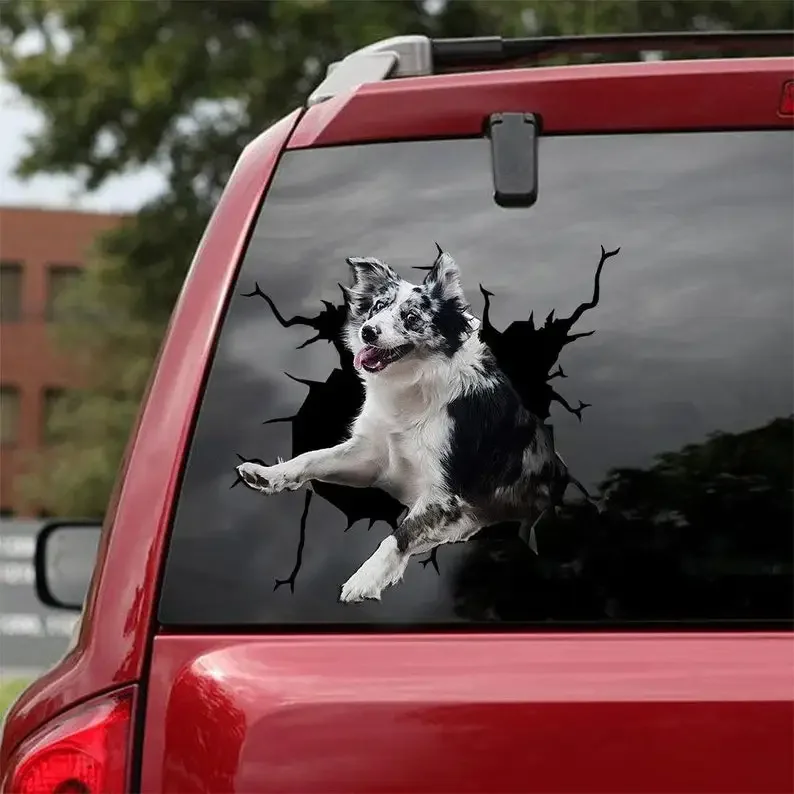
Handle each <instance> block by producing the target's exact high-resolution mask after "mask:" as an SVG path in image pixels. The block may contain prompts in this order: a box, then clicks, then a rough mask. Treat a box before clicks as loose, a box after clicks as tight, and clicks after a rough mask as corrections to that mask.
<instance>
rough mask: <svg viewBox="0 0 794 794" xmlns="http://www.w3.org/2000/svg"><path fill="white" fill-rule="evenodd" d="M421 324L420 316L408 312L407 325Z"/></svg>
mask: <svg viewBox="0 0 794 794" xmlns="http://www.w3.org/2000/svg"><path fill="white" fill-rule="evenodd" d="M418 323H419V315H418V314H417V313H416V312H408V314H406V315H405V324H406V325H418Z"/></svg>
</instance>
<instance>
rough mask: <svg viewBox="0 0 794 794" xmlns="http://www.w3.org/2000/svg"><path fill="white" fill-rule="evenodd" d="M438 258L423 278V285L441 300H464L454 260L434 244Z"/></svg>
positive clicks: (458, 272) (458, 271)
mask: <svg viewBox="0 0 794 794" xmlns="http://www.w3.org/2000/svg"><path fill="white" fill-rule="evenodd" d="M436 248H437V249H438V256H437V257H436V261H435V262H433V266H432V267H431V268H430V270H429V272H428V274H427V275H426V276H425V281H424V284H425V286H426V287H427V289H428V290H429V291H430V293H431V294H433V295H436V296H438V297H439V298H441V299H442V300H451V299H454V298H459V299H460V300H464V296H463V286H462V284H461V283H460V270H458V265H457V263H456V262H455V260H454V259H453V258H452V257H451V256H450V255H449V254H448V253H447V252H446V251H443V250H442V249H441V246H440V245H439V244H438V243H436Z"/></svg>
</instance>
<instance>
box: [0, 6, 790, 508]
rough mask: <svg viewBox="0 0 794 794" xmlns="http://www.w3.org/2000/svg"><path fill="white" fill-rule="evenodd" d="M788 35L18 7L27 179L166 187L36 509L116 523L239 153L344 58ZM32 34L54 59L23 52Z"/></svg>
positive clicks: (304, 11)
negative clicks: (124, 457) (673, 36)
mask: <svg viewBox="0 0 794 794" xmlns="http://www.w3.org/2000/svg"><path fill="white" fill-rule="evenodd" d="M791 24H792V5H791V3H790V2H789V1H788V0H712V1H711V2H707V1H706V0H676V1H675V2H673V1H672V0H671V1H670V2H657V1H656V0H542V1H537V0H536V1H535V2H531V1H529V0H527V1H525V2H524V1H522V0H451V1H450V2H443V0H441V1H438V0H437V1H436V2H416V1H415V0H381V2H365V0H347V1H345V0H223V1H222V2H217V0H213V1H212V2H209V1H205V0H180V1H179V2H176V0H146V2H141V0H112V2H111V1H107V2H101V1H100V0H5V2H4V3H3V10H2V15H0V62H2V65H3V68H4V71H5V76H6V78H7V79H9V80H10V81H11V82H12V83H14V84H15V85H16V86H17V88H19V90H20V91H21V92H22V93H23V94H24V95H25V96H26V97H27V98H28V99H29V100H30V101H31V102H32V103H33V105H34V106H35V107H36V108H37V109H38V110H39V111H40V112H41V113H42V115H43V118H44V121H45V123H44V126H43V129H42V130H41V132H40V134H38V135H37V136H36V137H35V138H34V139H33V140H32V141H31V145H30V150H29V152H28V153H27V155H26V156H25V157H24V158H23V159H22V161H21V162H20V163H19V169H18V170H19V173H20V174H21V175H32V174H40V173H50V174H69V175H74V176H77V177H79V178H80V179H81V180H82V184H83V185H84V187H85V189H86V190H88V191H90V190H94V189H96V188H97V187H99V186H100V185H102V184H103V183H104V182H105V181H106V180H107V179H108V178H110V177H112V176H115V175H118V174H121V173H123V172H125V171H126V170H128V169H130V168H133V169H134V168H136V167H141V166H144V165H156V166H159V167H161V168H162V169H163V171H164V172H165V173H166V174H167V180H168V183H167V189H166V190H165V191H164V192H163V194H162V195H161V196H159V197H158V198H156V199H155V200H153V201H151V202H150V203H149V204H147V205H146V206H145V207H143V208H142V209H141V211H140V212H139V213H137V214H136V215H135V216H134V217H132V218H130V219H129V220H128V221H127V222H126V223H124V224H123V225H122V226H121V227H120V228H119V229H118V230H116V231H114V232H112V233H109V234H107V235H106V236H105V237H104V238H103V239H102V241H101V243H100V245H99V247H98V250H97V251H96V257H95V262H93V263H92V266H91V267H90V269H89V272H88V275H87V278H85V279H84V280H83V282H82V284H81V285H80V287H79V288H78V289H79V294H76V295H74V296H72V298H73V300H74V302H75V305H76V306H82V307H86V306H92V307H103V311H102V312H97V311H93V312H92V316H90V317H86V316H85V312H79V313H77V314H76V317H75V320H74V321H73V322H72V323H71V324H70V328H68V329H66V330H65V331H59V334H61V335H63V336H64V337H65V338H66V339H67V340H69V342H70V344H71V346H72V347H73V348H75V349H79V350H80V351H81V353H82V355H83V358H84V360H85V361H86V364H87V367H88V374H89V376H90V378H89V384H90V388H88V389H85V390H83V391H80V392H78V393H74V394H72V395H71V396H70V397H69V398H68V399H67V400H66V401H65V402H64V405H63V406H62V408H61V410H60V411H58V412H57V415H56V419H55V421H56V424H57V425H58V426H59V430H60V432H61V435H62V437H63V438H64V441H63V442H62V443H61V445H60V446H61V450H60V453H58V454H56V453H57V451H55V452H52V451H51V452H50V453H48V455H47V460H46V465H37V466H36V469H37V470H38V476H37V477H36V478H35V479H34V481H32V483H31V484H30V485H31V491H30V493H31V497H32V498H34V500H35V501H36V502H37V503H38V504H39V505H40V506H41V507H44V508H46V509H48V510H49V511H51V512H58V513H59V514H62V515H67V514H75V513H82V514H87V513H93V514H97V513H101V512H102V511H103V509H104V504H105V501H106V498H107V494H108V491H109V488H110V486H111V484H112V481H113V478H114V476H115V469H116V465H115V464H116V463H117V462H118V460H119V459H120V456H121V454H122V450H123V447H124V443H125V441H126V436H127V432H128V429H129V424H130V421H131V418H132V417H133V416H134V413H135V410H136V406H137V402H138V400H139V398H140V395H141V392H142V390H143V388H144V385H145V382H146V378H147V375H148V371H149V368H150V363H151V360H152V357H153V355H154V352H155V350H156V348H157V344H158V341H159V338H160V336H161V333H162V329H163V328H164V326H165V323H166V321H167V318H168V315H169V313H170V311H171V307H172V306H173V303H174V300H175V298H176V295H177V293H178V291H179V288H180V285H181V283H182V280H183V278H184V275H185V272H186V269H187V266H188V263H189V261H190V259H191V256H192V253H193V251H194V249H195V246H196V243H197V242H198V240H199V238H200V236H201V233H202V231H203V229H204V227H205V225H206V223H207V220H208V218H209V215H210V213H211V211H212V208H213V206H214V205H215V203H216V201H217V199H218V196H219V194H220V191H221V190H222V188H223V185H224V184H225V182H226V180H227V179H228V176H229V174H230V173H231V170H232V167H233V166H234V163H235V160H236V158H237V156H238V154H239V152H240V150H241V149H242V147H243V146H244V145H245V144H246V143H247V142H248V141H250V140H251V139H252V138H254V137H255V136H256V135H257V134H258V133H259V132H260V131H261V130H263V129H265V128H266V127H267V126H268V125H269V124H270V123H272V122H273V121H274V120H276V119H277V118H279V117H280V116H282V115H283V114H284V113H286V112H288V111H289V110H290V109H292V108H294V107H296V106H298V105H300V104H301V103H302V101H303V99H304V98H305V96H306V94H307V93H308V92H309V91H310V90H311V88H312V87H313V86H314V85H315V84H316V83H317V82H318V81H319V79H320V77H321V75H322V74H324V72H325V68H326V66H327V65H328V63H330V62H331V61H333V60H336V59H338V58H340V57H342V56H344V55H345V54H347V53H349V52H351V51H352V50H354V49H356V48H357V47H360V46H363V45H365V44H367V43H370V42H372V41H375V40H377V39H380V38H384V37H386V36H390V35H396V34H400V33H408V32H414V33H427V34H429V35H433V36H469V35H488V34H496V33H501V34H503V35H527V34H529V33H531V34H539V35H548V34H554V33H581V32H598V31H625V30H641V29H648V30H665V29H673V28H690V27H698V26H700V27H703V26H711V27H738V28H741V27H750V28H752V27H756V28H759V27H775V26H777V27H779V26H790V25H791ZM23 34H27V36H28V37H30V36H34V37H36V38H38V40H39V41H40V43H41V47H40V48H39V49H38V50H36V51H31V48H29V47H26V48H24V50H23V49H22V48H20V47H19V46H17V44H18V42H19V40H20V37H21V36H22V35H23ZM57 460H62V461H65V462H64V463H63V464H61V465H58V464H57V463H56V464H53V461H57ZM66 461H68V462H66Z"/></svg>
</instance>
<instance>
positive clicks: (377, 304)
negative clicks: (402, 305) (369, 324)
mask: <svg viewBox="0 0 794 794" xmlns="http://www.w3.org/2000/svg"><path fill="white" fill-rule="evenodd" d="M385 305H386V301H385V300H383V298H381V299H380V300H377V301H375V303H374V304H373V305H372V311H373V312H379V311H380V310H381V309H382V308H383V307H384V306H385Z"/></svg>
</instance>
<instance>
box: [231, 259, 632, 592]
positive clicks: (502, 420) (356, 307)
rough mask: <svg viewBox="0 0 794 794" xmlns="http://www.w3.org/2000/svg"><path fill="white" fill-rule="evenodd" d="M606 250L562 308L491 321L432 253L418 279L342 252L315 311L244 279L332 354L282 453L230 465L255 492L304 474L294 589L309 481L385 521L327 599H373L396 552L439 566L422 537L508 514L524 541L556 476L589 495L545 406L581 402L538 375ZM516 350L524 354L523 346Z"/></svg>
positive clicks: (449, 534) (561, 489)
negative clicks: (332, 288)
mask: <svg viewBox="0 0 794 794" xmlns="http://www.w3.org/2000/svg"><path fill="white" fill-rule="evenodd" d="M619 251H620V249H619V248H618V249H615V250H614V251H606V250H605V249H604V248H603V246H602V248H601V258H600V260H599V263H598V266H597V268H596V273H595V279H594V289H593V295H592V298H591V299H590V300H589V301H586V302H584V303H581V304H580V305H579V306H578V307H577V308H576V309H575V310H574V312H573V313H572V314H571V315H570V316H569V317H567V318H555V317H554V312H553V311H552V312H551V313H550V314H549V316H548V317H547V318H546V320H545V322H544V323H543V324H542V325H540V326H536V325H535V322H534V317H533V315H532V314H530V315H529V319H528V320H525V321H517V322H513V323H512V324H510V325H509V326H508V327H507V328H506V329H505V330H504V331H501V332H500V331H497V330H496V329H495V328H494V326H493V325H492V323H491V321H490V308H491V300H492V299H496V296H495V295H494V294H493V293H491V292H489V291H488V290H487V289H486V288H485V287H484V286H483V285H480V294H481V296H482V298H483V301H484V304H483V311H482V319H481V320H480V319H479V318H478V317H477V316H476V315H475V314H474V313H473V312H472V309H471V307H470V304H469V302H468V300H467V298H466V296H465V294H464V290H463V286H462V283H461V274H460V271H459V269H458V266H457V264H456V262H455V260H454V259H453V257H452V256H451V255H450V254H449V253H448V252H446V251H444V250H442V248H441V247H440V246H438V245H437V255H436V257H435V260H434V262H433V263H432V264H431V265H429V266H423V267H420V268H417V269H420V270H424V271H426V275H425V277H424V279H423V280H422V281H421V282H420V283H413V282H411V281H408V280H407V279H404V278H403V277H401V276H400V275H399V274H398V273H397V272H396V271H395V270H394V269H393V268H392V267H391V266H390V265H388V264H387V263H385V262H383V261H381V260H379V259H377V258H375V257H351V258H349V259H348V260H347V262H348V265H349V268H350V272H351V276H352V280H351V284H350V285H349V286H348V287H344V286H342V285H340V289H341V292H342V303H341V304H338V305H336V304H333V303H331V302H329V301H323V304H324V308H323V310H322V311H321V312H320V313H319V314H318V315H317V316H315V317H304V316H295V317H292V318H290V319H285V318H284V317H283V316H282V315H281V314H280V312H279V310H278V308H277V307H276V305H275V303H274V302H273V300H272V299H271V298H270V297H269V296H268V295H267V294H266V293H264V292H263V291H262V290H261V289H260V287H259V285H258V284H254V288H253V290H251V291H250V292H247V293H244V294H245V295H246V297H251V298H254V297H257V298H260V299H262V300H263V301H264V302H265V303H266V304H267V305H268V306H269V308H270V310H271V311H272V312H273V315H274V317H275V318H276V320H277V321H278V322H279V324H280V325H281V326H282V327H284V328H292V327H296V326H297V327H304V328H309V329H312V330H313V331H314V332H315V333H314V336H312V337H310V338H309V339H306V340H305V341H304V342H302V343H301V344H300V345H299V346H298V349H302V348H304V347H306V346H307V345H310V344H314V343H316V342H318V341H326V342H327V343H331V344H332V345H333V346H334V348H335V350H336V353H337V354H338V356H339V367H338V368H335V369H334V370H333V371H332V372H331V373H330V375H329V376H328V378H327V380H326V381H324V382H317V381H307V380H302V379H300V378H297V377H295V376H294V375H291V374H287V377H290V378H292V379H293V380H296V381H298V382H299V383H302V384H304V385H305V386H306V387H307V389H308V394H307V396H306V399H305V400H304V402H303V404H302V405H301V406H300V408H299V409H298V411H297V412H296V413H295V414H294V415H293V416H290V417H278V418H274V419H269V420H266V423H272V422H290V423H291V429H292V457H291V458H290V459H289V460H286V461H285V460H282V459H278V460H277V461H275V462H272V463H270V464H267V463H265V461H264V460H262V459H259V458H245V457H244V456H242V455H240V454H239V453H238V458H239V459H240V461H241V462H240V463H239V464H238V465H237V467H236V472H237V478H236V480H235V481H234V483H233V484H232V487H235V486H236V485H238V484H240V483H243V484H244V485H246V486H247V487H248V488H251V489H254V490H258V491H260V492H262V493H265V494H273V493H278V492H280V491H284V490H297V489H299V488H302V487H304V486H308V487H307V491H306V495H305V502H304V510H303V515H302V519H301V523H300V538H299V543H298V549H297V555H296V562H295V566H294V568H293V571H292V572H291V574H290V576H289V577H287V578H286V579H278V580H276V583H275V589H277V588H279V587H280V586H282V585H285V584H288V585H289V586H290V589H291V590H293V591H294V587H295V581H296V578H297V575H298V573H299V571H300V567H301V560H302V552H303V548H304V545H305V542H306V522H307V518H308V514H309V510H310V506H311V500H312V494H313V492H316V493H317V495H318V496H319V497H321V498H323V499H326V500H327V501H328V502H330V503H331V504H333V505H334V506H335V507H337V509H339V510H340V511H341V512H342V513H344V515H345V516H346V518H347V527H346V530H345V531H347V529H349V528H350V527H351V526H352V525H353V524H354V523H355V522H356V521H359V520H361V519H366V520H368V521H369V527H370V528H371V527H372V526H373V524H374V523H375V522H376V521H384V522H386V523H387V524H388V525H389V526H390V527H391V529H392V532H391V534H389V535H388V536H387V537H386V538H385V539H384V540H383V541H382V542H381V543H380V545H379V546H378V547H377V549H376V550H375V552H374V553H373V554H372V555H371V556H370V557H369V559H367V560H366V561H364V562H363V564H362V565H361V566H360V568H359V569H358V570H357V571H355V572H354V573H353V575H352V576H351V577H350V578H349V579H348V581H347V582H345V583H344V584H343V585H342V587H341V592H340V600H341V601H342V602H355V601H360V600H363V599H380V597H381V593H382V591H383V590H384V589H385V588H387V587H389V586H391V585H394V584H396V583H398V582H399V581H400V579H401V578H402V576H403V573H404V571H405V568H406V566H407V565H408V562H409V560H410V558H411V557H412V556H416V555H429V556H427V557H425V558H424V559H422V560H420V562H421V563H422V564H423V565H424V566H425V567H426V566H427V565H428V564H432V565H433V567H434V568H435V570H436V572H438V571H439V568H438V561H437V554H438V548H439V547H440V546H442V545H443V544H445V543H456V542H462V541H466V540H468V539H469V538H471V537H473V536H474V535H476V534H477V533H478V532H479V531H480V530H481V529H483V528H484V527H489V526H492V525H495V524H499V525H501V524H504V523H505V522H509V523H510V524H513V525H515V526H516V527H518V531H519V534H520V536H521V537H522V538H523V539H524V540H525V541H526V542H527V543H528V545H529V546H530V547H531V548H532V549H533V550H534V551H537V547H536V537H535V528H536V526H537V525H538V523H539V522H540V521H541V520H542V519H543V518H544V517H545V516H547V515H549V514H551V515H555V514H556V511H557V508H558V506H560V505H561V504H562V499H563V496H564V494H565V492H566V490H567V488H568V486H573V487H574V488H576V489H577V490H578V491H579V492H580V493H581V494H582V495H583V496H584V498H585V500H586V501H587V502H589V503H590V504H591V505H594V506H595V507H599V506H598V505H596V503H595V501H594V500H593V499H592V498H591V497H590V495H589V494H588V492H587V490H586V489H585V488H584V486H583V485H582V484H581V483H579V482H578V480H576V478H575V477H573V475H572V474H571V473H570V471H569V470H568V467H567V466H566V464H565V462H564V461H563V459H562V457H561V456H560V455H559V453H558V452H557V450H556V448H555V445H554V435H553V428H552V426H551V425H549V424H548V423H547V422H546V420H547V419H548V418H549V416H550V410H551V405H552V403H557V404H559V405H561V406H562V407H563V408H564V409H565V410H567V411H569V412H570V413H572V414H574V415H576V416H577V418H578V419H579V421H581V420H582V412H583V411H584V409H585V408H587V407H588V404H587V403H584V402H582V401H581V400H580V401H579V405H578V407H576V408H574V407H572V406H571V405H570V403H569V402H568V401H567V400H566V399H565V398H564V397H563V396H562V395H560V394H559V393H558V392H557V391H556V389H555V388H554V386H553V382H554V381H555V380H557V379H563V378H565V377H566V376H565V373H564V372H563V370H562V367H561V366H559V365H558V366H557V369H555V365H556V364H557V360H558V357H559V355H560V353H561V351H562V350H563V348H564V347H565V346H566V345H568V344H570V343H571V342H573V341H575V340H577V339H580V338H582V337H586V336H590V335H591V334H593V333H594V331H586V332H580V333H571V331H572V329H573V326H574V325H575V324H576V323H577V322H578V321H579V320H580V318H581V317H582V316H583V315H584V313H585V312H587V311H589V310H590V309H593V308H595V307H596V306H597V305H598V301H599V296H600V279H601V273H602V270H603V266H604V264H605V262H606V261H607V260H608V259H610V258H611V257H613V256H615V255H617V254H618V253H619ZM528 349H531V351H532V355H529V356H528V355H526V351H527V350H528Z"/></svg>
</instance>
